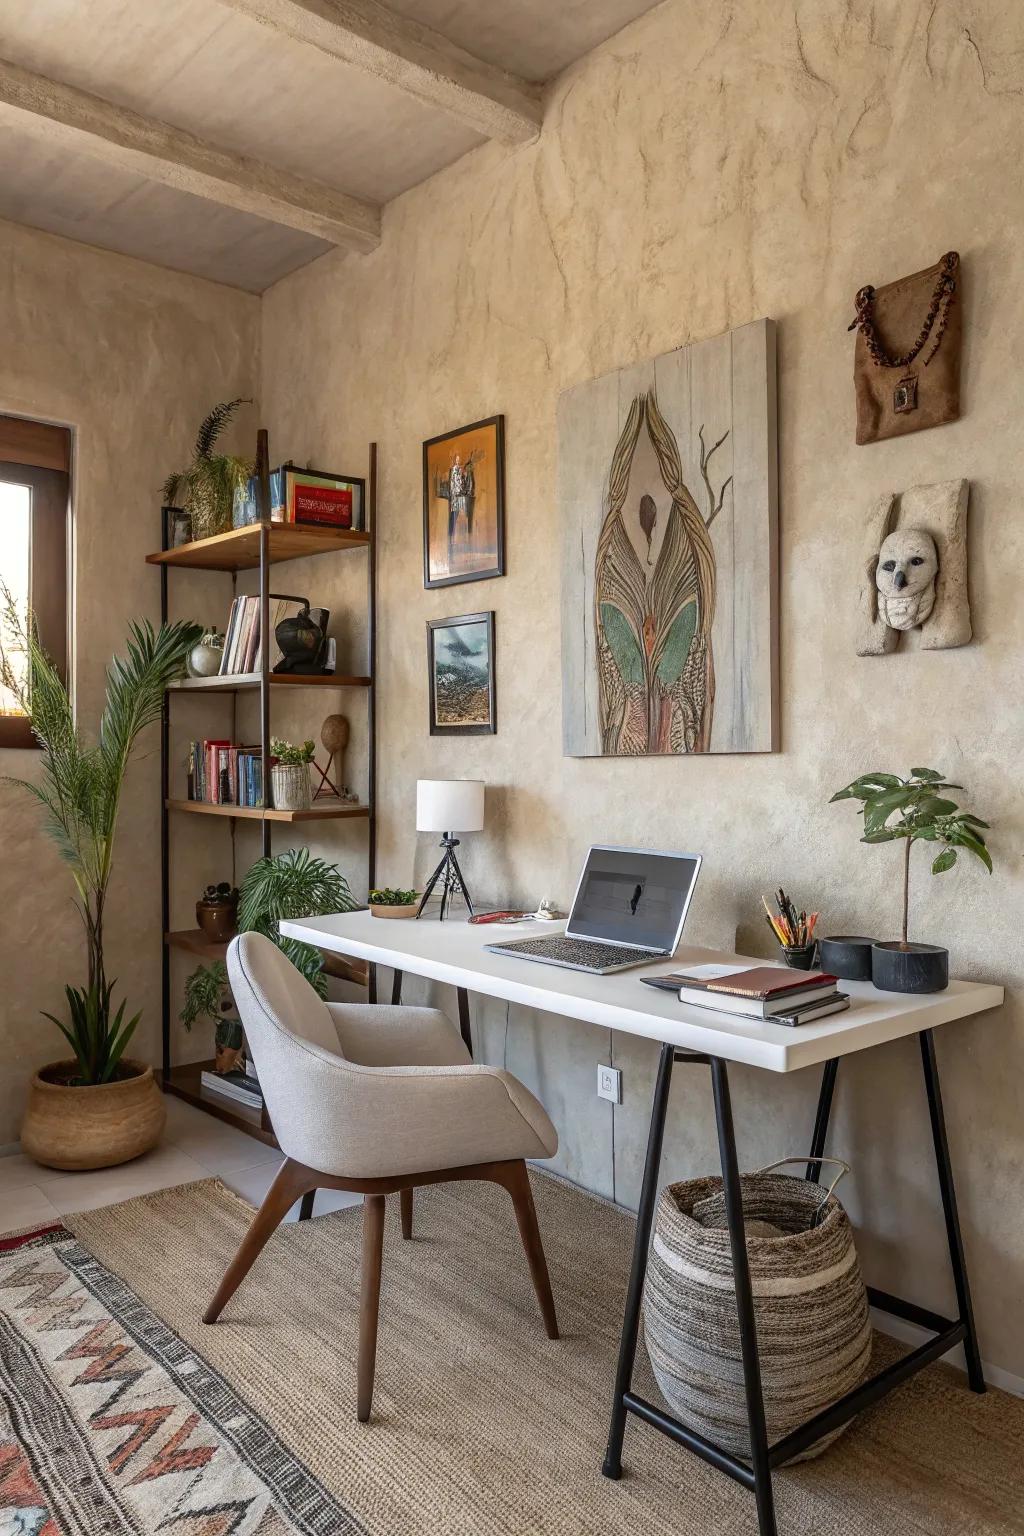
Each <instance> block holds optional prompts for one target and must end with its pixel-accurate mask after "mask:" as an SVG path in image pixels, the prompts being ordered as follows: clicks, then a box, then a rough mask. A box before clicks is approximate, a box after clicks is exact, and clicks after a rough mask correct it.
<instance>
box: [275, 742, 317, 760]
mask: <svg viewBox="0 0 1024 1536" xmlns="http://www.w3.org/2000/svg"><path fill="white" fill-rule="evenodd" d="M315 751H316V748H315V746H314V745H313V743H312V742H311V741H303V742H300V743H299V744H298V745H296V744H295V743H294V742H291V741H283V740H282V739H281V737H280V736H272V737H271V738H270V755H271V757H276V758H277V761H278V762H279V763H284V764H295V763H311V762H312V761H313V753H314V752H315Z"/></svg>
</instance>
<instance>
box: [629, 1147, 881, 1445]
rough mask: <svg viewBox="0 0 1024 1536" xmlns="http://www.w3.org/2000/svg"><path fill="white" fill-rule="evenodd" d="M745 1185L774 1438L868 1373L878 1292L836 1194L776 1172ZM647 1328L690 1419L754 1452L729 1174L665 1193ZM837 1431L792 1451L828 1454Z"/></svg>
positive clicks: (668, 1392)
mask: <svg viewBox="0 0 1024 1536" xmlns="http://www.w3.org/2000/svg"><path fill="white" fill-rule="evenodd" d="M802 1161H806V1159H802ZM741 1184H742V1189H743V1212H744V1226H745V1231H746V1239H747V1257H748V1262H749V1265H750V1280H751V1287H752V1290H753V1296H754V1315H755V1317H756V1320H757V1343H758V1354H759V1358H760V1365H761V1383H762V1390H763V1393H764V1408H765V1418H766V1420H767V1425H768V1442H769V1444H772V1443H774V1442H775V1441H776V1440H778V1439H780V1438H781V1437H782V1436H783V1435H785V1434H788V1432H789V1431H790V1430H792V1429H795V1428H796V1427H797V1426H798V1425H799V1424H802V1423H804V1421H805V1420H807V1419H809V1418H812V1417H813V1416H814V1414H816V1413H818V1412H820V1410H821V1409H823V1408H826V1407H828V1406H829V1405H830V1404H831V1403H834V1402H835V1401H836V1400H837V1399H838V1398H840V1397H842V1396H843V1395H844V1394H845V1393H846V1392H849V1391H851V1390H852V1389H853V1388H854V1387H855V1386H856V1385H857V1384H858V1382H859V1381H860V1380H861V1379H862V1377H863V1376H864V1373H865V1371H866V1369H867V1366H868V1362H869V1360H870V1357H871V1326H870V1323H869V1320H868V1300H867V1292H866V1290H865V1287H864V1280H863V1277H862V1276H861V1272H860V1265H859V1263H858V1261H857V1253H856V1249H855V1248H854V1243H853V1229H852V1227H851V1225H850V1220H849V1217H848V1216H847V1214H846V1212H845V1211H844V1210H843V1207H842V1206H841V1205H840V1203H839V1201H838V1200H837V1199H836V1197H835V1196H834V1195H832V1194H831V1193H829V1194H826V1192H825V1191H824V1190H823V1189H820V1188H819V1187H818V1185H816V1184H812V1183H811V1182H810V1181H809V1180H805V1179H794V1178H789V1177H787V1176H785V1175H784V1174H778V1173H775V1174H770V1173H767V1172H764V1173H752V1174H744V1175H742V1177H741ZM819 1209H820V1212H821V1215H820V1219H819V1220H818V1221H817V1224H816V1225H815V1226H813V1227H812V1226H811V1222H812V1221H813V1220H814V1219H815V1216H816V1213H817V1212H818V1211H819ZM644 1335H645V1338H646V1341H647V1352H648V1354H649V1355H650V1358H651V1365H652V1367H653V1369H654V1375H655V1378H656V1379H657V1382H658V1386H659V1387H660V1388H661V1391H662V1394H663V1395H664V1397H665V1399H666V1401H667V1402H668V1403H669V1405H670V1406H671V1407H672V1409H673V1410H674V1411H675V1413H676V1414H678V1416H679V1418H680V1419H681V1420H682V1422H683V1423H684V1424H686V1425H687V1426H688V1427H689V1428H691V1429H695V1430H697V1431H698V1432H699V1433H700V1434H702V1435H704V1436H706V1437H707V1438H708V1439H709V1440H713V1441H714V1442H715V1443H716V1444H718V1445H722V1446H725V1447H726V1449H728V1450H730V1451H732V1452H733V1453H734V1454H736V1455H739V1456H749V1455H750V1438H749V1434H748V1430H747V1410H746V1399H745V1396H744V1391H743V1364H742V1356H741V1353H740V1336H739V1322H738V1319H737V1313H736V1292H735V1288H734V1282H733V1268H732V1253H731V1249H730V1244H729V1232H728V1228H727V1225H726V1218H725V1197H724V1193H723V1191H722V1181H721V1179H719V1178H708V1179H690V1180H688V1181H687V1182H685V1183H682V1184H670V1185H669V1186H668V1187H667V1188H666V1189H664V1190H663V1191H662V1194H661V1199H660V1201H659V1203H658V1211H657V1215H656V1217H655V1228H654V1242H653V1247H652V1251H651V1259H650V1265H649V1268H648V1271H647V1284H646V1288H645V1291H644ZM843 1427H844V1428H845V1426H843ZM839 1434H842V1429H839V1430H836V1431H835V1432H834V1433H833V1434H831V1435H828V1436H825V1437H823V1438H822V1439H821V1440H818V1441H817V1442H816V1443H815V1444H814V1445H813V1446H811V1447H810V1449H809V1450H807V1451H805V1452H804V1453H803V1454H802V1455H801V1456H798V1457H794V1458H793V1459H794V1460H798V1461H799V1460H806V1459H809V1458H811V1457H813V1456H818V1455H820V1454H821V1452H822V1451H823V1450H824V1449H825V1447H826V1446H827V1445H828V1444H830V1443H831V1441H832V1440H834V1439H835V1438H836V1436H837V1435H839Z"/></svg>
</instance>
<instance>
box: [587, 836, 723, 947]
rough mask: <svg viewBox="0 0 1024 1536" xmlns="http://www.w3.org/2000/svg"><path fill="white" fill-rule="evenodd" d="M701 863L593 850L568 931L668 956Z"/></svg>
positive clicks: (692, 857)
mask: <svg viewBox="0 0 1024 1536" xmlns="http://www.w3.org/2000/svg"><path fill="white" fill-rule="evenodd" d="M700 863H701V861H700V857H699V856H698V855H697V854H687V853H651V852H648V851H646V850H645V849H635V848H591V850H590V852H589V853H588V854H587V862H586V864H585V865H584V866H583V874H582V876H581V877H580V883H579V887H578V889H577V891H576V899H575V901H574V902H573V905H572V912H571V914H570V916H569V921H568V923H567V924H566V928H565V931H566V933H567V934H569V935H571V937H573V938H577V939H607V940H611V941H612V942H613V943H619V944H635V945H637V946H638V947H639V948H642V949H658V950H662V951H663V952H664V953H666V954H671V953H672V952H673V951H674V950H675V947H676V944H677V942H678V938H679V933H680V931H681V929H682V926H683V918H684V917H685V916H686V909H687V907H688V906H689V904H690V896H691V895H692V893H693V887H694V883H695V882H696V879H697V871H698V870H699V869H700Z"/></svg>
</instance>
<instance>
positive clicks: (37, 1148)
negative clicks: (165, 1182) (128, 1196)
mask: <svg viewBox="0 0 1024 1536" xmlns="http://www.w3.org/2000/svg"><path fill="white" fill-rule="evenodd" d="M75 1065H76V1064H75V1062H73V1061H54V1062H51V1063H50V1064H49V1066H46V1067H41V1068H40V1070H39V1071H38V1072H37V1073H36V1075H35V1077H34V1078H33V1079H32V1082H31V1083H30V1085H29V1090H28V1105H27V1106H26V1109H25V1118H24V1120H23V1121H22V1126H21V1145H22V1148H23V1150H24V1151H25V1152H27V1153H28V1155H29V1157H33V1158H35V1160H36V1162H37V1163H42V1164H44V1166H45V1167H47V1168H71V1169H82V1168H112V1167H114V1165H115V1164H117V1163H127V1162H129V1161H130V1160H131V1158H133V1157H141V1156H142V1154H143V1152H148V1151H150V1149H151V1148H152V1147H155V1146H156V1144H157V1142H158V1141H159V1140H160V1134H161V1132H162V1131H163V1128H164V1124H165V1122H166V1120H167V1110H166V1109H165V1107H164V1099H163V1094H162V1093H161V1092H160V1090H159V1088H158V1087H157V1085H156V1080H155V1079H154V1077H153V1069H152V1067H147V1066H144V1065H143V1063H142V1062H141V1061H129V1060H127V1058H126V1059H125V1060H124V1061H123V1066H124V1067H125V1068H126V1069H127V1070H129V1071H131V1072H133V1074H134V1075H133V1076H132V1077H123V1078H120V1079H118V1081H117V1082H115V1083H99V1084H96V1085H95V1086H94V1087H89V1088H70V1087H68V1086H67V1085H66V1084H64V1083H62V1082H59V1081H57V1082H54V1081H53V1080H52V1079H54V1078H58V1079H59V1078H60V1077H62V1076H66V1075H69V1074H71V1073H73V1072H74V1071H75Z"/></svg>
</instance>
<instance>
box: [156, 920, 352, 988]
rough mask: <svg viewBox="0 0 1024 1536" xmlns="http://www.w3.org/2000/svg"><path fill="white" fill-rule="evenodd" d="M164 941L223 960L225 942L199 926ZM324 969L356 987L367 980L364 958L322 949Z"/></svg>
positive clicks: (202, 956)
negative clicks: (207, 935) (357, 958)
mask: <svg viewBox="0 0 1024 1536" xmlns="http://www.w3.org/2000/svg"><path fill="white" fill-rule="evenodd" d="M164 943H165V944H169V945H170V946H171V948H172V949H184V950H187V952H188V953H189V954H190V955H197V956H198V957H199V958H200V959H202V960H223V958H224V956H225V955H226V954H227V951H228V946H227V945H226V944H216V943H214V941H213V940H212V939H208V938H207V937H206V934H205V933H204V932H203V930H202V929H201V928H177V929H175V930H174V931H173V932H172V933H165V934H164ZM322 953H323V957H324V970H325V971H326V972H327V974H328V976H334V977H336V978H337V979H338V980H339V981H351V982H353V983H354V984H355V985H356V986H357V987H365V986H366V984H367V982H368V981H369V966H368V965H367V963H366V961H365V960H348V959H346V958H345V956H344V955H331V954H328V953H327V952H326V951H322Z"/></svg>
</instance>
